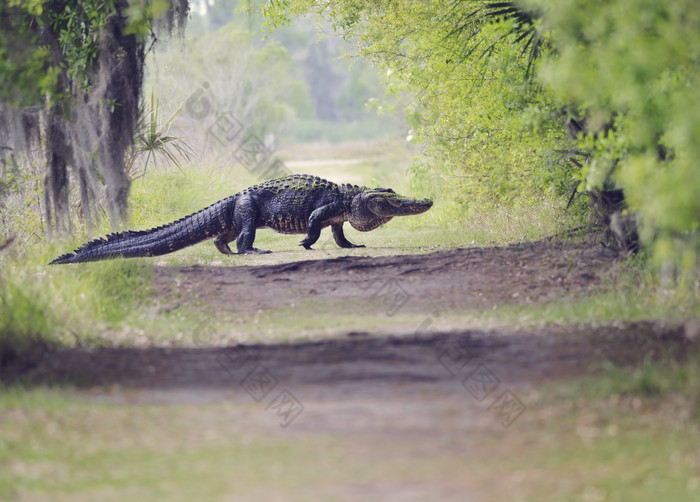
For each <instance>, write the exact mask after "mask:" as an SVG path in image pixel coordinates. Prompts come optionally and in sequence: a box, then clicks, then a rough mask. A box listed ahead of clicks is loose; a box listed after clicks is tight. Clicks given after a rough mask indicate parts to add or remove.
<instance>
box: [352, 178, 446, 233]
mask: <svg viewBox="0 0 700 502" xmlns="http://www.w3.org/2000/svg"><path fill="white" fill-rule="evenodd" d="M432 205H433V201H432V200H430V199H412V198H410V197H404V196H403V195H399V194H397V193H396V192H394V191H393V190H392V189H391V188H373V189H368V190H364V191H362V192H360V193H359V194H357V195H356V196H355V197H354V198H353V199H352V210H351V211H350V215H349V218H348V221H349V222H350V225H352V227H353V228H354V229H356V230H359V231H361V232H369V231H370V230H374V229H375V228H377V227H378V226H380V225H383V224H384V223H386V222H387V221H389V220H390V219H392V218H393V217H394V216H408V215H411V214H420V213H424V212H426V211H427V210H428V209H430V208H431V207H432Z"/></svg>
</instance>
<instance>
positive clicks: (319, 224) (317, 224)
mask: <svg viewBox="0 0 700 502" xmlns="http://www.w3.org/2000/svg"><path fill="white" fill-rule="evenodd" d="M338 212H339V210H338V205H337V204H326V205H325V206H321V207H319V208H318V209H316V210H315V211H314V212H313V213H311V216H310V217H309V222H308V224H307V227H306V237H305V238H304V240H302V241H301V243H300V244H299V245H300V246H304V247H305V248H306V249H311V246H313V245H314V244H315V243H316V241H318V238H319V237H320V236H321V229H322V228H323V227H324V226H328V223H326V222H327V221H328V220H330V219H331V218H333V217H334V216H336V215H337V214H338ZM324 223H326V224H325V225H324Z"/></svg>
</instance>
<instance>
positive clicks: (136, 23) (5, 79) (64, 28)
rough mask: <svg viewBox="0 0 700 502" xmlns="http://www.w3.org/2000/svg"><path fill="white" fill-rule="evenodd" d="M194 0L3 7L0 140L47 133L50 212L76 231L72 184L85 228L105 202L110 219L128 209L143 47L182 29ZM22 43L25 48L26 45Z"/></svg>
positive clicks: (58, 226)
mask: <svg viewBox="0 0 700 502" xmlns="http://www.w3.org/2000/svg"><path fill="white" fill-rule="evenodd" d="M188 12H189V2H188V0H145V1H143V2H131V1H129V0H108V1H104V0H68V1H66V2H49V1H46V0H31V1H30V0H19V1H17V2H14V3H12V6H9V5H2V6H0V27H1V28H2V34H1V35H0V60H1V61H2V64H0V84H5V85H4V87H3V89H2V91H0V146H1V147H3V148H5V149H12V151H23V150H24V151H28V150H29V149H30V148H33V147H36V145H37V144H38V138H39V137H40V134H41V135H43V137H44V138H45V141H44V144H43V147H44V149H45V155H46V176H45V179H44V202H45V218H46V222H47V229H48V231H49V233H53V232H59V233H64V232H70V231H71V230H72V222H71V218H70V214H69V196H70V190H69V189H70V184H71V183H74V184H77V185H78V194H79V199H80V207H81V212H82V215H83V217H84V219H85V223H86V224H87V226H88V227H90V226H92V225H94V224H95V223H96V220H97V213H96V211H95V207H96V203H97V201H98V200H101V199H104V205H105V207H106V210H107V214H108V216H109V219H110V222H111V224H112V226H114V227H118V226H120V225H121V223H122V222H123V221H124V219H125V216H126V207H127V196H128V193H129V179H128V177H127V174H126V172H125V153H126V151H127V149H128V148H129V146H130V145H131V143H132V141H133V133H134V128H135V125H136V121H137V114H138V110H139V104H140V100H141V97H142V96H141V92H142V84H143V65H144V60H145V55H146V52H147V48H150V47H151V46H152V44H153V42H155V41H156V40H157V35H158V34H161V33H164V34H170V33H171V32H172V31H173V30H177V31H178V32H179V33H182V31H183V30H184V26H185V24H186V21H187V16H188ZM20 49H21V50H20Z"/></svg>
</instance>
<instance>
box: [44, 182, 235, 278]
mask: <svg viewBox="0 0 700 502" xmlns="http://www.w3.org/2000/svg"><path fill="white" fill-rule="evenodd" d="M235 198H236V196H235V195H232V196H230V197H227V198H225V199H222V200H220V201H219V202H216V203H214V204H212V205H211V206H208V207H206V208H204V209H202V210H201V211H198V212H196V213H193V214H190V215H189V216H185V217H184V218H181V219H179V220H177V221H174V222H172V223H169V224H167V225H163V226H161V227H158V228H152V229H150V230H140V231H131V230H130V231H126V232H120V233H116V234H111V235H108V236H107V238H104V239H103V238H99V239H95V240H93V241H90V242H88V243H87V244H83V245H82V246H81V247H80V248H78V249H76V250H75V251H74V252H72V253H68V254H64V255H62V256H59V257H58V258H56V259H55V260H54V261H52V262H51V263H49V265H56V264H61V263H80V262H86V261H97V260H108V259H111V258H134V257H138V256H160V255H164V254H168V253H172V252H174V251H177V250H179V249H182V248H185V247H187V246H192V245H193V244H197V243H198V242H202V241H204V240H207V239H210V238H212V237H214V236H217V235H219V234H221V233H223V232H225V231H228V230H229V229H231V228H232V227H233V209H234V205H235Z"/></svg>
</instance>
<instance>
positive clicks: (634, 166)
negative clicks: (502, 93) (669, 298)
mask: <svg viewBox="0 0 700 502" xmlns="http://www.w3.org/2000/svg"><path fill="white" fill-rule="evenodd" d="M540 3H541V4H542V5H544V6H545V7H546V8H545V16H544V21H545V23H546V29H548V30H549V37H550V39H551V41H552V44H553V45H554V46H555V47H556V48H557V51H556V53H553V54H552V55H551V57H549V58H548V60H547V62H546V64H545V65H544V67H543V69H542V72H541V78H542V80H543V82H545V83H546V84H547V85H549V86H550V87H551V89H552V90H553V92H555V93H556V95H557V97H558V98H559V99H560V100H562V101H564V102H568V103H573V104H576V105H578V106H579V108H580V110H581V114H582V115H584V116H586V117H587V119H588V128H587V129H588V130H587V134H586V135H584V137H581V138H580V141H579V143H580V145H581V148H582V149H583V150H584V151H586V152H588V153H589V154H590V155H591V156H592V160H591V161H590V162H589V163H588V164H587V165H586V166H585V171H584V173H583V177H584V179H585V180H586V182H587V183H588V185H589V186H598V187H599V186H601V185H602V184H603V183H605V182H606V181H608V180H610V181H612V182H614V183H615V184H617V186H619V187H621V188H623V189H624V190H625V195H626V199H627V202H628V204H629V206H630V208H631V209H632V210H634V211H635V212H637V213H638V214H639V220H640V224H641V237H642V239H643V241H644V242H645V243H646V244H647V245H649V246H651V248H652V249H653V251H654V256H655V258H656V259H657V261H658V262H660V263H661V262H669V263H676V264H678V265H680V266H681V267H683V268H684V269H686V270H688V269H689V268H692V267H693V266H694V265H695V264H696V262H697V258H698V249H700V238H699V236H698V232H697V230H698V224H699V223H700V177H699V176H698V169H697V162H698V158H700V111H699V110H698V107H697V106H695V103H697V102H698V100H699V99H700V81H699V79H698V63H700V49H699V47H700V11H699V10H698V8H697V2H695V1H693V0H681V1H678V2H654V1H652V0H616V1H614V2H610V1H603V0H600V1H589V2H585V3H582V2H577V1H573V0H568V1H561V2H540ZM610 124H612V127H611V128H610V127H609V125H610ZM606 126H608V129H607V131H608V132H607V133H602V134H601V131H602V130H603V128H604V127H606Z"/></svg>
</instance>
